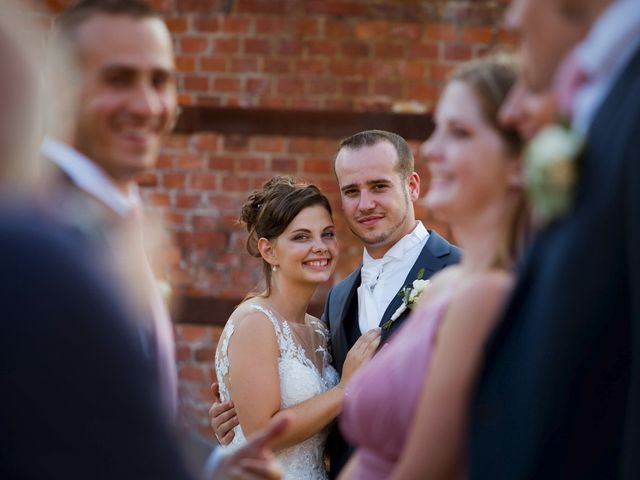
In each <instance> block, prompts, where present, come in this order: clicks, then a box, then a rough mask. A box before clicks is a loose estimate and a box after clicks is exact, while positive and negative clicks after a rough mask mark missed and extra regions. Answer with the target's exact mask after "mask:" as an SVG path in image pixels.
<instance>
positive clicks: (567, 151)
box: [524, 125, 584, 223]
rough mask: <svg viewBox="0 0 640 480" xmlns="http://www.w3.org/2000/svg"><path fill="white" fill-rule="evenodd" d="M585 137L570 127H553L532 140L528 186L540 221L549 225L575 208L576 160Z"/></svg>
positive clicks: (527, 159)
mask: <svg viewBox="0 0 640 480" xmlns="http://www.w3.org/2000/svg"><path fill="white" fill-rule="evenodd" d="M583 146H584V138H583V137H582V135H580V134H578V133H576V132H575V131H573V130H571V129H570V128H569V127H568V126H563V125H551V126H548V127H546V128H544V129H543V130H542V131H541V132H540V133H538V135H536V136H535V137H534V139H533V140H532V141H531V143H530V144H529V146H528V147H527V150H526V152H525V172H524V178H525V185H526V191H527V197H528V199H529V202H530V205H531V208H532V212H533V215H534V218H535V220H536V221H538V222H541V223H549V222H551V221H552V220H555V219H557V218H559V217H561V216H562V215H564V214H565V213H566V212H567V211H568V210H569V208H570V207H571V202H572V201H573V195H574V187H575V182H576V176H577V172H576V158H577V157H578V155H579V154H580V151H581V150H582V148H583Z"/></svg>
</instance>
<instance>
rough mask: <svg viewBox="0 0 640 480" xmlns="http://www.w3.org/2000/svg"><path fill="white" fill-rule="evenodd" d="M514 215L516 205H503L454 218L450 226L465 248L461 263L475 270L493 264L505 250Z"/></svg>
mask: <svg viewBox="0 0 640 480" xmlns="http://www.w3.org/2000/svg"><path fill="white" fill-rule="evenodd" d="M512 218H513V209H512V208H505V207H504V206H503V207H502V208H495V209H491V210H485V211H484V212H482V213H481V214H480V215H477V214H476V215H473V216H470V217H469V218H467V219H465V220H460V221H456V222H452V224H451V229H452V231H453V234H454V236H455V238H456V240H457V242H458V244H459V245H460V247H461V248H462V251H463V252H464V254H463V255H462V260H461V262H460V265H461V266H462V267H463V268H464V269H465V270H468V271H473V272H480V271H485V270H488V269H490V268H492V267H493V266H494V265H495V262H496V260H497V259H498V257H499V256H500V255H503V254H504V253H505V252H506V243H507V235H508V233H509V224H510V222H511V221H512Z"/></svg>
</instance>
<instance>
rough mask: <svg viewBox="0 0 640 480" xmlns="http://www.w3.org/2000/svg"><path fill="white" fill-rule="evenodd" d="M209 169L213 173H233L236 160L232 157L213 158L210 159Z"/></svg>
mask: <svg viewBox="0 0 640 480" xmlns="http://www.w3.org/2000/svg"><path fill="white" fill-rule="evenodd" d="M209 169H210V170H213V171H225V172H233V170H234V169H235V160H234V159H233V158H231V157H221V156H218V155H216V156H213V157H211V158H210V159H209Z"/></svg>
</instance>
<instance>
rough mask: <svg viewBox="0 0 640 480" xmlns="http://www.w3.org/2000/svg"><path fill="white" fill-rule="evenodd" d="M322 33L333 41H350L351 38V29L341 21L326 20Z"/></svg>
mask: <svg viewBox="0 0 640 480" xmlns="http://www.w3.org/2000/svg"><path fill="white" fill-rule="evenodd" d="M324 31H325V35H326V37H327V38H333V39H334V40H341V39H344V38H349V39H350V38H352V37H353V29H352V28H351V26H350V25H349V24H348V23H347V22H344V21H341V20H332V19H327V20H326V22H325V25H324Z"/></svg>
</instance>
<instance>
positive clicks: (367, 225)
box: [323, 130, 460, 476]
mask: <svg viewBox="0 0 640 480" xmlns="http://www.w3.org/2000/svg"><path fill="white" fill-rule="evenodd" d="M334 169H335V174H336V179H337V181H338V185H339V188H340V196H341V199H342V211H343V213H344V218H345V220H346V221H347V224H348V225H349V228H350V229H351V231H352V232H353V234H354V235H355V236H356V237H358V238H359V239H360V241H361V242H362V244H363V246H364V252H363V259H362V265H361V266H360V267H359V268H358V269H356V270H355V271H354V272H352V273H351V274H350V275H349V276H348V277H347V278H345V279H344V280H343V281H342V282H340V283H338V284H337V285H336V286H335V287H333V288H332V289H331V291H330V292H329V295H328V297H327V302H326V304H325V309H324V314H323V320H324V321H325V322H326V323H327V325H329V330H330V332H331V349H332V354H333V361H334V364H335V366H336V368H337V369H338V371H340V370H341V369H342V364H343V363H344V359H345V357H346V355H347V352H348V351H349V348H351V346H353V344H354V343H355V342H356V340H357V339H358V337H360V335H361V334H363V333H366V332H367V331H369V330H370V329H372V328H376V327H383V326H384V327H383V328H382V341H383V342H384V340H385V338H388V336H389V335H390V334H391V333H393V332H394V331H396V329H397V328H398V327H399V325H400V324H401V323H402V322H403V320H404V319H405V318H407V316H408V313H409V310H405V311H404V312H403V313H402V314H401V315H400V316H399V317H398V318H397V319H395V320H394V321H393V322H390V319H391V317H392V316H393V314H394V312H395V311H396V310H397V309H398V307H399V306H400V305H401V303H402V299H401V298H400V296H399V295H398V292H399V291H400V290H401V289H402V288H403V287H404V286H406V285H408V284H410V283H411V282H413V280H415V279H416V278H418V276H419V272H420V271H421V270H422V271H423V272H424V277H423V278H424V279H427V278H429V277H430V276H431V275H433V274H434V273H435V272H437V271H439V270H441V269H443V268H445V267H446V266H448V265H452V264H454V263H457V262H458V261H459V259H460V250H459V249H458V248H457V247H455V246H453V245H451V244H450V243H449V242H447V241H446V240H445V239H444V238H442V237H441V236H440V235H438V234H437V233H436V232H435V231H433V230H427V229H426V228H425V226H424V225H423V224H422V222H421V221H419V220H416V217H415V211H414V207H413V203H414V202H415V201H416V200H417V199H418V197H419V195H420V177H419V176H418V174H417V173H416V172H415V171H414V159H413V154H412V152H411V148H410V147H409V145H408V144H407V142H406V141H405V140H404V139H403V138H402V137H400V136H399V135H396V134H394V133H390V132H385V131H382V130H369V131H364V132H360V133H356V134H355V135H352V136H351V137H348V138H346V139H344V140H343V141H342V142H341V143H340V146H339V148H338V153H337V155H336V158H335V162H334ZM328 445H329V451H330V454H331V474H332V476H335V475H336V474H337V473H338V472H339V470H340V468H341V467H342V465H344V463H346V461H347V460H348V458H349V456H350V454H351V448H350V447H349V446H348V445H347V444H346V442H345V441H344V440H343V439H342V437H341V436H340V433H339V431H338V430H337V429H334V431H333V432H332V436H331V437H330V439H329V443H328Z"/></svg>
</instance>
